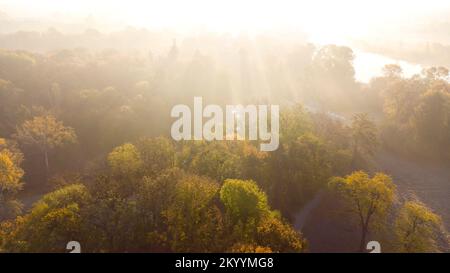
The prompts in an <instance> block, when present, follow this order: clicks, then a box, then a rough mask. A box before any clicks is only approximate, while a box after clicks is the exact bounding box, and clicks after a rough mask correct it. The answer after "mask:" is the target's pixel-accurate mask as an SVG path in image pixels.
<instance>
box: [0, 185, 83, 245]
mask: <svg viewBox="0 0 450 273" xmlns="http://www.w3.org/2000/svg"><path fill="white" fill-rule="evenodd" d="M89 198H90V195H89V192H88V191H87V189H86V188H85V187H84V186H83V185H81V184H74V185H70V186H68V187H65V188H61V189H59V190H57V191H54V192H51V193H48V194H46V195H45V196H44V197H43V198H42V199H41V200H39V201H38V202H37V203H36V204H35V205H34V206H33V209H32V210H31V212H30V213H29V214H26V215H24V216H21V217H18V218H17V219H16V220H15V221H14V223H13V225H12V227H10V228H9V233H8V234H7V236H5V237H6V239H5V241H4V242H3V244H4V247H5V249H6V250H7V251H9V252H65V248H66V244H67V242H69V241H72V240H74V239H76V240H78V241H80V242H81V243H83V242H84V238H86V236H88V235H89V232H88V230H85V229H84V228H83V217H82V216H81V211H82V210H83V208H85V207H86V206H87V204H88V202H89Z"/></svg>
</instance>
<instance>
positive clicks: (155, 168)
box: [136, 137, 175, 177]
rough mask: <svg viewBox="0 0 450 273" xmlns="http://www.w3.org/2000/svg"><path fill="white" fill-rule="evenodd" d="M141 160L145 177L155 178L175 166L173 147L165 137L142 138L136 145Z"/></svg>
mask: <svg viewBox="0 0 450 273" xmlns="http://www.w3.org/2000/svg"><path fill="white" fill-rule="evenodd" d="M136 148H137V149H138V151H139V154H140V157H141V159H142V163H143V168H144V172H145V175H147V176H151V177H153V176H156V175H157V174H159V173H160V172H161V171H163V170H164V169H167V168H172V167H174V166H175V147H174V146H173V143H172V142H171V141H170V140H169V139H167V138H165V137H157V138H144V139H141V140H139V141H138V142H137V143H136Z"/></svg>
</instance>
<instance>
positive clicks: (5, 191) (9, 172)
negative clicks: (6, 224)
mask: <svg viewBox="0 0 450 273" xmlns="http://www.w3.org/2000/svg"><path fill="white" fill-rule="evenodd" d="M2 142H4V140H3V139H0V222H1V221H3V220H5V219H7V218H10V217H12V216H15V215H17V214H18V213H19V212H20V210H21V207H22V205H21V203H20V202H19V201H18V200H17V193H18V192H19V191H20V190H21V189H22V185H23V184H22V182H21V179H22V176H23V174H24V172H23V170H22V169H21V168H20V167H19V166H18V164H17V162H14V155H13V153H12V152H11V151H10V150H8V149H2V147H1V146H2V145H1V144H2Z"/></svg>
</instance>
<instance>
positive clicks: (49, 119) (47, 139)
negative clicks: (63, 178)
mask: <svg viewBox="0 0 450 273" xmlns="http://www.w3.org/2000/svg"><path fill="white" fill-rule="evenodd" d="M16 138H17V139H18V140H19V141H20V142H22V143H23V144H29V145H35V146H37V147H38V148H39V149H40V150H41V152H42V153H43V155H44V162H45V170H46V174H47V176H48V172H49V162H48V161H49V159H48V153H49V151H50V150H52V149H54V148H56V147H61V146H63V145H65V144H67V143H74V142H75V141H76V134H75V131H74V129H73V128H71V127H66V126H64V124H63V123H62V122H61V121H58V120H56V118H55V117H54V116H52V115H45V116H37V117H34V118H33V119H32V120H27V121H25V122H24V123H23V124H22V125H21V126H20V127H19V128H17V134H16Z"/></svg>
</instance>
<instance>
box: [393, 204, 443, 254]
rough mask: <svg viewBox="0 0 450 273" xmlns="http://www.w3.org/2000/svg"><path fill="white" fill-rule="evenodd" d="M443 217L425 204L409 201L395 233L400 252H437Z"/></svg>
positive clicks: (399, 216)
mask: <svg viewBox="0 0 450 273" xmlns="http://www.w3.org/2000/svg"><path fill="white" fill-rule="evenodd" d="M441 223H442V220H441V217H439V215H437V214H435V213H433V212H432V211H431V210H430V209H429V208H428V207H426V206H425V205H424V204H423V203H421V202H417V201H407V202H405V203H404V204H403V206H402V207H401V209H400V212H399V214H398V216H397V219H396V221H395V233H396V235H397V240H398V248H399V251H400V252H408V253H409V252H435V251H437V250H438V247H437V246H436V238H437V236H438V234H439V230H440V228H441Z"/></svg>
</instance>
